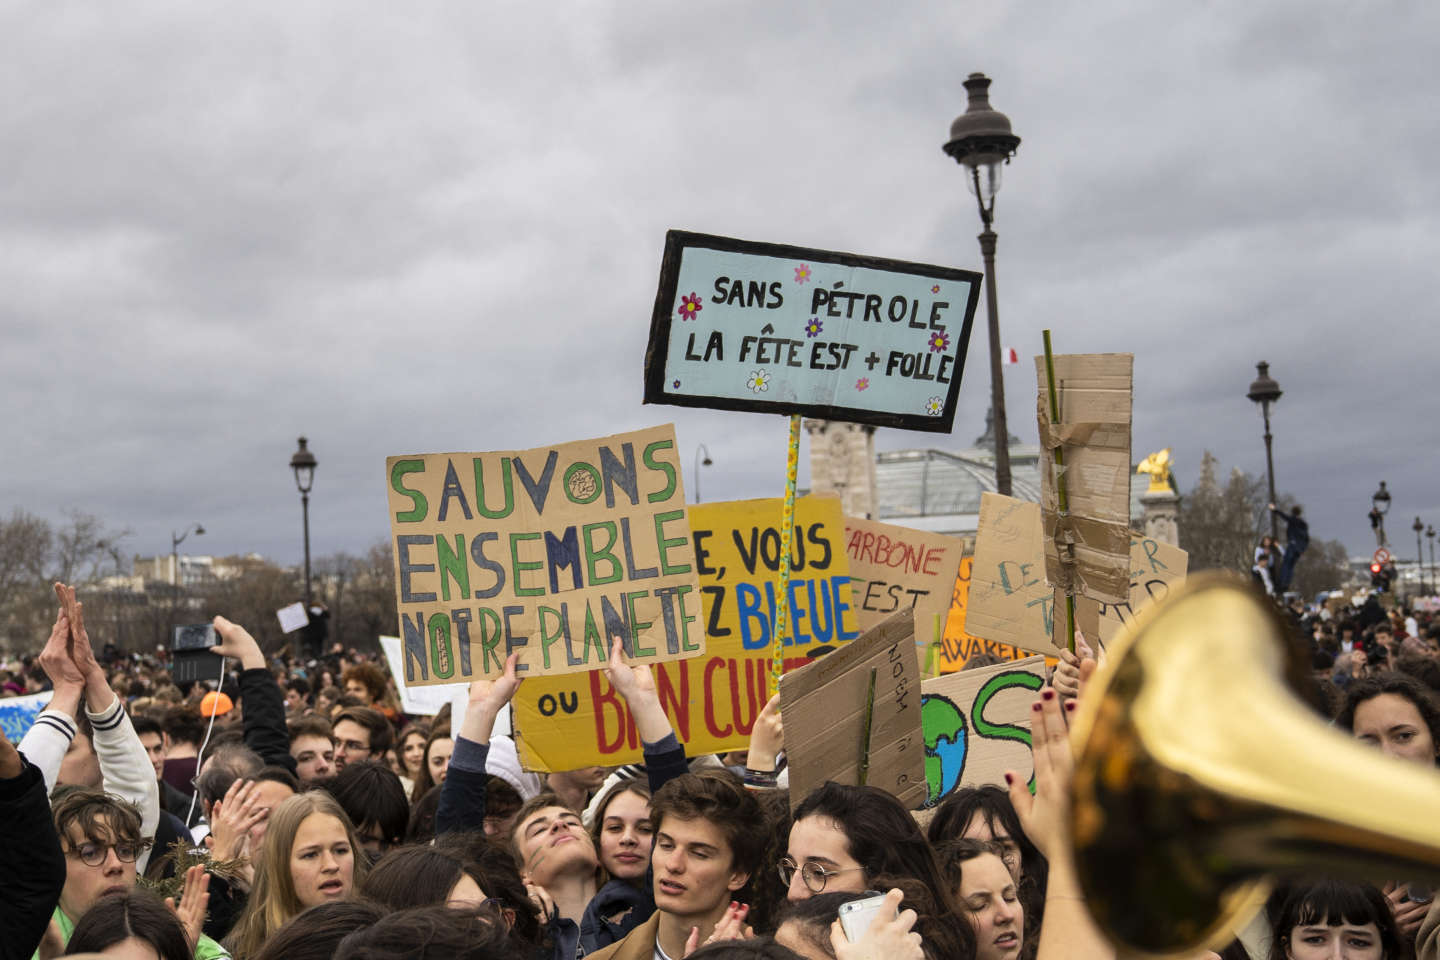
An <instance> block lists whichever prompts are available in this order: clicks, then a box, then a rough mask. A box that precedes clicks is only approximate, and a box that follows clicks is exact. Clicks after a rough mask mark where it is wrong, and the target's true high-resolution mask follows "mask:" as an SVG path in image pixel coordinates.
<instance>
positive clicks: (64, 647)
mask: <svg viewBox="0 0 1440 960" xmlns="http://www.w3.org/2000/svg"><path fill="white" fill-rule="evenodd" d="M40 669H42V670H44V671H45V676H47V677H49V678H50V683H51V685H52V686H53V687H54V688H55V692H56V695H57V696H58V695H59V693H60V690H61V688H62V687H68V688H71V689H72V690H73V691H74V692H75V693H76V694H77V695H78V694H79V692H80V690H81V688H83V687H84V686H85V674H84V673H82V672H81V671H80V668H79V667H78V666H76V664H75V661H74V660H72V659H71V658H70V618H69V617H68V616H66V614H65V607H64V606H61V607H60V609H59V610H57V611H56V613H55V625H54V626H53V627H51V628H50V639H49V640H46V641H45V648H44V649H43V650H41V651H40ZM77 702H78V701H77Z"/></svg>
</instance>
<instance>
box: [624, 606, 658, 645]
mask: <svg viewBox="0 0 1440 960" xmlns="http://www.w3.org/2000/svg"><path fill="white" fill-rule="evenodd" d="M648 596H650V591H649V590H631V591H629V592H628V593H626V594H625V607H626V609H627V610H628V611H629V612H630V635H631V636H632V637H634V638H635V643H634V647H633V651H632V652H633V654H634V656H636V657H653V656H655V648H654V647H642V646H640V633H641V631H642V630H649V629H650V626H651V624H653V623H654V622H655V621H653V620H637V619H636V618H635V600H636V599H637V598H639V597H648Z"/></svg>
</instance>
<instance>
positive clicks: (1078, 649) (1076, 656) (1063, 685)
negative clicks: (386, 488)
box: [1050, 627, 1095, 700]
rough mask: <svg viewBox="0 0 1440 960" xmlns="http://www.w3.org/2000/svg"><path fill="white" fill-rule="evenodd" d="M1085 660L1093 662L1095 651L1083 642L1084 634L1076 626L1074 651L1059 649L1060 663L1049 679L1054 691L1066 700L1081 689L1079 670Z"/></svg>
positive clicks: (1078, 693) (1071, 698)
mask: <svg viewBox="0 0 1440 960" xmlns="http://www.w3.org/2000/svg"><path fill="white" fill-rule="evenodd" d="M1087 661H1088V662H1090V663H1091V664H1094V663H1095V651H1093V650H1091V649H1090V644H1088V643H1086V642H1085V635H1084V634H1083V633H1081V632H1080V628H1079V627H1076V628H1075V652H1074V653H1071V652H1070V651H1069V650H1064V649H1062V650H1061V651H1060V664H1059V665H1058V666H1057V667H1056V668H1055V676H1054V677H1053V678H1052V679H1051V681H1050V682H1051V684H1053V685H1054V687H1055V692H1056V693H1058V694H1060V696H1062V697H1064V698H1065V699H1067V700H1074V699H1076V698H1078V697H1079V696H1080V689H1081V687H1080V670H1081V668H1082V667H1083V666H1084V665H1085V663H1086V662H1087ZM1092 669H1093V667H1092Z"/></svg>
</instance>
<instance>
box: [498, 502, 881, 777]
mask: <svg viewBox="0 0 1440 960" xmlns="http://www.w3.org/2000/svg"><path fill="white" fill-rule="evenodd" d="M780 512H781V503H780V500H779V499H778V498H776V499H767V500H742V501H736V502H731V503H705V504H697V505H695V506H692V507H691V508H690V533H691V537H692V539H693V541H694V547H695V561H696V568H697V572H698V574H699V577H700V593H701V597H702V602H703V610H704V616H703V617H702V619H701V622H700V625H701V626H702V627H703V628H704V629H705V631H706V650H705V654H704V656H701V657H697V658H695V659H692V660H682V661H680V662H678V663H667V664H658V665H657V666H656V667H655V686H656V689H657V691H658V692H659V694H660V702H661V703H662V704H663V705H664V707H665V711H666V713H667V714H668V715H669V717H670V722H671V723H672V724H673V725H674V727H675V731H676V733H677V734H678V735H679V737H680V741H681V742H682V743H684V744H685V746H686V749H687V751H688V752H689V753H690V754H691V755H692V756H698V755H700V754H704V753H719V752H721V751H724V750H734V749H743V748H744V747H745V746H746V744H748V743H749V740H750V730H751V728H752V727H753V726H754V724H755V718H756V716H758V715H759V713H760V710H761V709H762V708H763V707H764V706H765V702H766V700H768V699H769V692H768V690H767V687H766V683H767V681H768V671H769V667H770V657H771V650H772V646H771V641H772V637H771V633H770V630H771V623H772V621H773V619H774V616H775V612H776V610H775V606H776V590H775V577H776V571H777V570H778V569H779V567H780V539H781V537H780V530H779V524H780ZM844 530H845V518H844V517H843V516H842V514H841V512H840V501H839V499H838V498H836V497H801V498H800V499H799V500H797V501H796V503H795V518H794V531H793V543H792V544H791V549H790V569H791V573H790V586H789V589H788V591H787V593H788V594H789V601H790V615H789V620H790V624H791V629H790V631H789V633H788V634H787V636H786V637H785V650H786V657H785V665H786V668H787V669H789V668H792V667H796V666H800V665H803V664H805V663H808V662H809V661H810V659H811V658H812V657H814V656H815V655H817V654H819V653H821V652H825V651H829V650H833V649H835V648H836V647H837V646H838V645H840V644H843V643H848V642H849V641H851V640H853V639H854V638H855V637H857V636H859V631H858V630H857V629H856V625H855V611H854V610H853V609H852V605H851V601H850V577H849V565H848V562H847V560H846V555H845V540H844ZM514 707H515V725H516V728H517V730H518V731H519V732H518V734H517V736H516V740H517V743H518V748H519V751H520V758H521V761H522V763H523V764H524V765H525V767H526V769H529V770H574V769H576V768H577V767H583V766H588V765H591V764H596V763H604V764H617V763H633V762H638V761H639V760H640V759H641V752H640V742H639V740H638V738H637V734H636V731H635V724H634V721H633V719H632V718H631V716H630V712H629V709H628V708H627V706H626V704H625V701H624V699H623V698H621V697H620V696H619V695H617V694H616V693H615V692H614V690H612V689H611V687H610V683H609V681H607V680H606V679H605V675H604V674H603V673H601V672H599V671H595V672H592V673H589V674H569V675H567V676H563V677H542V678H537V679H534V680H529V681H527V682H526V683H525V684H524V685H523V686H521V688H520V692H519V693H518V694H516V696H515V701H514Z"/></svg>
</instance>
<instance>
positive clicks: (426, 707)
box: [380, 637, 470, 717]
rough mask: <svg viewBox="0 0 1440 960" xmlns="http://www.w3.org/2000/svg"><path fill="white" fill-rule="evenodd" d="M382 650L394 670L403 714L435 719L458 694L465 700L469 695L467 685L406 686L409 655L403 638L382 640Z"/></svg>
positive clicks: (468, 686) (391, 674)
mask: <svg viewBox="0 0 1440 960" xmlns="http://www.w3.org/2000/svg"><path fill="white" fill-rule="evenodd" d="M380 649H381V650H382V651H384V653H385V663H386V665H387V666H389V667H390V676H391V677H392V678H394V680H395V692H396V693H398V694H399V695H400V710H401V712H402V713H408V714H411V715H413V716H417V717H433V716H435V714H437V713H439V712H440V708H441V707H443V706H445V704H447V703H449V702H450V701H451V699H452V698H453V697H454V696H455V694H456V693H457V692H458V693H459V694H460V695H461V696H462V697H463V696H465V695H466V694H468V693H469V690H470V685H469V684H466V683H442V684H434V685H431V686H428V687H412V686H410V685H409V684H408V683H406V682H405V653H404V650H403V649H402V647H401V644H400V638H399V637H381V638H380Z"/></svg>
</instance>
